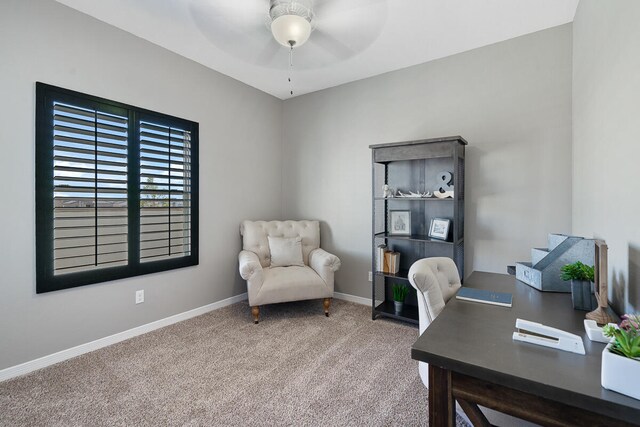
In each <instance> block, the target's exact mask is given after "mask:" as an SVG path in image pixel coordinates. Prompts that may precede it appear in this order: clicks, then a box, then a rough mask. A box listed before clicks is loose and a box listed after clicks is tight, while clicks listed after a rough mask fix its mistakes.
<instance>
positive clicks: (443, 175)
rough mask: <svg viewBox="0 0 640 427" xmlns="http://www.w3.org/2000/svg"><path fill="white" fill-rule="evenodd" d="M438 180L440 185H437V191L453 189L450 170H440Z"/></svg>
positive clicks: (442, 191)
mask: <svg viewBox="0 0 640 427" xmlns="http://www.w3.org/2000/svg"><path fill="white" fill-rule="evenodd" d="M438 180H439V181H440V182H439V184H440V186H439V187H438V191H440V192H441V193H444V192H445V191H453V185H451V184H452V183H453V175H452V174H451V172H447V171H442V172H440V173H439V174H438Z"/></svg>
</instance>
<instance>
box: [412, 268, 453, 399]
mask: <svg viewBox="0 0 640 427" xmlns="http://www.w3.org/2000/svg"><path fill="white" fill-rule="evenodd" d="M408 276H409V283H411V286H413V287H414V288H416V290H417V291H418V292H417V294H418V319H419V321H420V335H422V333H423V332H424V331H425V330H426V329H427V328H428V327H429V325H430V324H431V322H433V320H434V319H435V318H436V317H437V316H438V314H440V312H441V311H442V309H443V308H444V305H445V303H446V302H447V301H449V300H450V299H451V298H452V297H453V296H454V295H455V294H456V292H458V289H460V287H461V286H462V285H461V284H460V275H459V274H458V269H457V268H456V264H455V263H454V262H453V260H452V259H451V258H424V259H420V260H418V261H416V262H415V263H413V265H412V266H411V268H410V269H409V274H408ZM418 371H419V372H420V378H422V382H423V383H424V385H425V386H426V387H427V388H428V387H429V365H428V364H427V363H424V362H420V363H419V365H418Z"/></svg>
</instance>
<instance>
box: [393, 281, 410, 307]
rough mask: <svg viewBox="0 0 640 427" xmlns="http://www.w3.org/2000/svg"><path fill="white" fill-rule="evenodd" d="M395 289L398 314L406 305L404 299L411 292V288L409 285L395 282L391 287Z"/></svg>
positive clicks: (394, 299) (394, 296)
mask: <svg viewBox="0 0 640 427" xmlns="http://www.w3.org/2000/svg"><path fill="white" fill-rule="evenodd" d="M391 289H392V290H393V305H394V309H395V312H396V314H398V313H400V312H401V311H402V308H403V307H404V300H405V298H407V295H408V294H409V288H408V287H407V285H400V284H397V283H396V284H394V285H393V287H392V288H391Z"/></svg>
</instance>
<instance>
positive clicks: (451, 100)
mask: <svg viewBox="0 0 640 427" xmlns="http://www.w3.org/2000/svg"><path fill="white" fill-rule="evenodd" d="M445 36H446V35H445ZM571 44H572V29H571V24H568V25H564V26H561V27H556V28H552V29H549V30H545V31H542V32H538V33H534V34H531V35H527V36H523V37H519V38H516V39H512V40H508V41H505V42H501V43H498V44H495V45H491V46H488V47H483V48H480V49H476V50H473V51H469V52H465V53H462V54H458V55H455V56H451V57H448V58H444V59H441V60H437V61H433V62H429V63H426V64H422V65H418V66H414V67H410V68H407V69H404V70H400V71H395V72H392V73H388V74H384V75H381V76H377V77H373V78H369V79H366V80H361V81H358V82H354V83H349V84H346V85H343V86H339V87H336V88H333V89H327V90H324V91H321V92H317V93H313V94H309V95H305V96H301V97H298V98H293V99H291V100H287V101H285V103H284V112H283V114H284V117H283V120H284V122H283V149H284V164H283V168H284V169H283V210H284V214H285V216H287V217H290V218H318V219H321V220H323V225H322V245H323V246H324V247H325V248H327V249H328V250H330V251H333V252H334V253H336V254H337V255H338V256H340V257H341V259H342V261H343V263H342V265H343V267H342V269H341V270H340V271H339V272H338V273H337V276H336V290H337V291H339V292H346V293H349V294H354V295H359V296H362V297H367V296H370V287H369V283H368V282H367V272H368V271H369V270H370V257H371V248H370V245H371V202H370V198H371V189H370V186H371V172H370V150H369V148H368V146H369V144H375V143H383V142H393V141H403V140H411V139H420V138H426V137H437V136H447V135H462V136H464V137H465V138H466V139H467V140H468V141H469V144H470V145H469V146H468V149H467V163H466V165H467V170H466V179H467V188H466V196H467V200H466V208H465V220H466V224H465V226H466V229H465V256H466V261H465V271H466V273H467V274H468V273H470V272H471V271H473V270H484V271H494V272H501V273H504V272H505V271H506V270H505V269H506V266H507V265H508V264H513V263H514V262H515V261H522V260H528V259H529V258H530V255H529V249H530V248H531V247H532V246H544V245H545V244H546V234H547V233H549V232H570V231H571V166H570V165H571V48H572V46H571ZM399 48H401V47H399Z"/></svg>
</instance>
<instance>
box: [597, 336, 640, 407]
mask: <svg viewBox="0 0 640 427" xmlns="http://www.w3.org/2000/svg"><path fill="white" fill-rule="evenodd" d="M610 347H611V343H609V344H608V345H607V347H606V348H605V349H604V350H603V351H602V371H601V372H602V373H601V377H600V383H601V384H602V387H604V388H606V389H607V390H611V391H615V392H617V393H621V394H624V395H626V396H630V397H633V398H634V399H640V386H639V385H638V384H640V360H636V359H630V358H628V357H623V356H620V355H617V354H615V353H612V352H610V351H609V348H610Z"/></svg>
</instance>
